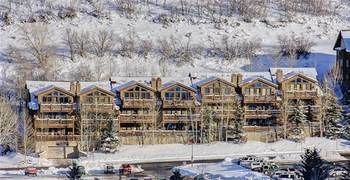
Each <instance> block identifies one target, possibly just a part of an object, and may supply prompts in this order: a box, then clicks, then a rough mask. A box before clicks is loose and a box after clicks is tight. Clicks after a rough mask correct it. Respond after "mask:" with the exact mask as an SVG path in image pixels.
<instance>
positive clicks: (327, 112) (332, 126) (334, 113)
mask: <svg viewBox="0 0 350 180" xmlns="http://www.w3.org/2000/svg"><path fill="white" fill-rule="evenodd" d="M323 106H324V109H323V110H324V112H323V113H324V116H323V122H324V125H325V136H326V137H328V138H339V137H340V136H341V133H342V126H341V124H340V121H341V119H342V109H341V106H340V105H339V103H338V100H337V97H336V96H335V94H334V93H333V92H332V90H330V89H329V88H327V89H326V90H325V96H324V98H323Z"/></svg>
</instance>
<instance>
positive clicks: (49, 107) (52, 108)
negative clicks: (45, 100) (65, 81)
mask: <svg viewBox="0 0 350 180" xmlns="http://www.w3.org/2000/svg"><path fill="white" fill-rule="evenodd" d="M73 110H74V108H73V104H40V112H72V111H73Z"/></svg>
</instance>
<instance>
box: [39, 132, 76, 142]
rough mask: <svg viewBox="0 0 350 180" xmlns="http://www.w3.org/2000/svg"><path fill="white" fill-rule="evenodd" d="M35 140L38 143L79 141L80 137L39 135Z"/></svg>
mask: <svg viewBox="0 0 350 180" xmlns="http://www.w3.org/2000/svg"><path fill="white" fill-rule="evenodd" d="M35 139H36V140H37V141H79V140H80V135H52V134H41V133H37V134H36V136H35Z"/></svg>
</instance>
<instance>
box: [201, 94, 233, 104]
mask: <svg viewBox="0 0 350 180" xmlns="http://www.w3.org/2000/svg"><path fill="white" fill-rule="evenodd" d="M235 97H236V96H235V95H203V96H202V102H203V103H221V102H224V103H225V102H232V101H233V98H235Z"/></svg>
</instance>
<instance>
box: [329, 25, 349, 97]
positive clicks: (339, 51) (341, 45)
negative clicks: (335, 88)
mask: <svg viewBox="0 0 350 180" xmlns="http://www.w3.org/2000/svg"><path fill="white" fill-rule="evenodd" d="M333 49H334V50H335V51H336V65H337V66H336V67H335V69H334V71H335V73H336V74H337V75H338V82H340V85H341V88H342V91H343V94H344V96H345V97H346V98H347V99H348V100H349V99H350V71H349V69H350V30H342V31H340V32H339V35H338V37H337V40H336V42H335V45H334V48H333Z"/></svg>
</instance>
